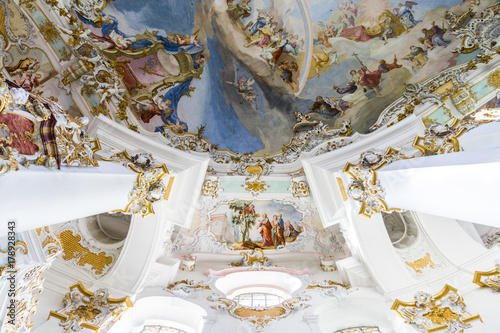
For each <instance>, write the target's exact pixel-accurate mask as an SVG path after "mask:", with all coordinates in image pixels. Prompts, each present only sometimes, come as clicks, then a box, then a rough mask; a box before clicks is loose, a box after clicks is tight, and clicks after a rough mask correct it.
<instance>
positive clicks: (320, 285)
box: [306, 280, 351, 299]
mask: <svg viewBox="0 0 500 333" xmlns="http://www.w3.org/2000/svg"><path fill="white" fill-rule="evenodd" d="M350 288H351V286H349V285H347V284H342V283H339V282H335V281H332V280H324V281H320V282H316V281H313V282H312V283H310V284H309V285H308V286H307V287H306V289H309V290H317V291H320V292H321V296H323V297H335V298H337V299H341V298H345V297H347V295H349V290H348V289H350Z"/></svg>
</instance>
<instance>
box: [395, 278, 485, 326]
mask: <svg viewBox="0 0 500 333" xmlns="http://www.w3.org/2000/svg"><path fill="white" fill-rule="evenodd" d="M414 298H415V301H414V302H402V301H400V300H398V299H396V301H395V302H394V304H393V305H392V307H391V310H394V311H396V312H397V314H399V315H400V316H401V317H402V318H404V319H405V322H406V323H407V324H409V325H411V326H413V327H414V328H415V329H417V330H418V331H419V332H424V333H430V332H437V331H442V330H446V332H451V333H458V332H463V330H464V329H466V328H471V327H472V325H471V324H469V322H471V321H473V320H476V319H479V320H481V317H480V316H479V314H474V315H472V314H470V313H469V312H467V311H466V308H465V303H464V299H463V297H461V296H459V295H458V294H457V289H455V288H453V287H451V286H449V285H446V286H445V287H444V288H443V290H441V291H440V292H439V293H437V294H436V295H434V296H432V295H430V294H428V293H426V292H423V291H419V292H417V293H416V294H415V296H414Z"/></svg>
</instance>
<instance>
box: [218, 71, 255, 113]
mask: <svg viewBox="0 0 500 333" xmlns="http://www.w3.org/2000/svg"><path fill="white" fill-rule="evenodd" d="M226 83H227V84H230V85H231V86H233V87H234V88H236V90H237V91H238V94H240V95H241V96H242V97H243V99H242V100H241V102H240V104H243V102H244V101H247V102H248V103H250V104H251V105H252V106H253V107H255V110H258V109H259V108H258V107H257V94H256V93H255V91H254V88H253V87H252V84H254V83H255V80H254V79H253V78H249V79H248V80H247V79H246V77H245V75H242V76H241V77H240V78H239V79H237V80H236V81H234V82H231V81H226Z"/></svg>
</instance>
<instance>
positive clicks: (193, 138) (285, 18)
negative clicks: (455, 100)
mask: <svg viewBox="0 0 500 333" xmlns="http://www.w3.org/2000/svg"><path fill="white" fill-rule="evenodd" d="M15 3H17V1H16V2H15ZM19 6H20V7H19V8H16V6H14V5H13V2H12V1H11V2H9V3H8V4H5V5H3V7H2V10H3V12H5V13H8V14H9V15H7V16H5V15H4V16H5V17H4V20H3V23H4V24H3V25H4V27H2V30H1V31H0V33H1V34H2V36H3V40H4V44H5V45H3V47H2V58H3V64H4V66H5V68H6V71H5V74H6V75H7V76H8V78H10V79H11V80H13V81H15V82H16V83H17V84H19V85H21V86H23V87H26V88H27V89H28V90H30V91H33V92H35V93H36V92H38V93H41V94H43V95H44V96H45V95H46V96H53V97H55V98H56V99H57V100H58V101H59V102H60V103H61V104H62V105H63V107H64V108H66V109H67V110H68V111H69V112H70V114H73V115H78V114H80V113H81V114H83V115H86V116H90V117H93V116H97V115H99V114H103V115H104V116H106V117H109V118H111V119H113V120H115V121H117V122H119V123H121V124H123V125H124V126H126V127H128V128H130V129H131V130H134V131H136V132H140V133H144V134H146V135H148V136H150V135H151V134H152V133H157V135H158V136H161V138H162V139H161V140H163V141H162V142H163V143H164V144H166V145H170V146H173V147H175V148H178V149H182V150H189V151H196V152H202V153H207V154H208V155H209V156H210V158H211V160H212V162H213V163H212V166H215V172H221V170H224V172H226V173H227V172H229V171H230V172H237V173H238V174H239V175H245V176H248V175H249V174H262V175H268V174H269V173H270V172H271V171H272V168H271V167H269V165H272V164H290V163H294V162H296V161H297V160H298V159H299V158H301V156H304V154H305V155H307V156H311V155H317V154H321V153H324V152H328V151H331V150H334V149H338V148H341V147H344V146H346V145H348V144H350V143H352V142H354V141H355V140H357V139H358V138H359V135H358V134H367V133H370V132H373V131H375V130H383V128H384V127H387V126H390V125H392V124H394V123H395V122H398V121H400V120H402V119H404V118H405V117H406V116H408V115H409V114H411V113H412V112H413V110H414V108H415V107H416V106H417V105H419V104H422V102H423V101H425V100H426V99H428V98H429V96H431V95H432V94H434V95H435V96H434V95H433V98H434V99H436V100H437V99H439V98H441V97H442V96H440V95H439V96H438V95H436V92H437V90H439V89H436V87H440V86H444V85H445V84H448V83H449V82H452V84H451V87H452V88H453V89H455V88H456V87H457V86H459V85H461V86H465V85H466V84H467V83H466V80H464V78H463V77H462V76H463V75H462V74H463V73H465V72H467V71H469V70H474V69H475V68H476V67H477V65H479V64H480V63H488V61H489V60H490V59H491V57H490V55H491V54H494V53H495V52H496V49H497V47H496V46H495V45H496V42H491V37H492V36H493V35H494V30H495V29H494V27H495V26H496V25H494V24H493V25H487V24H490V23H488V22H491V21H495V19H494V18H495V17H496V15H498V13H497V12H498V5H495V2H494V1H492V0H483V1H477V0H473V1H465V2H462V1H457V0H445V1H439V2H435V1H406V2H405V3H399V2H398V1H395V0H360V1H357V0H356V1H355V0H345V1H344V0H339V1H324V0H318V1H301V0H295V1H294V0H226V1H223V0H193V1H189V2H186V1H181V0H172V1H169V2H168V3H165V2H164V1H154V0H148V1H146V2H138V1H135V0H116V1H105V0H85V1H63V0H59V1H45V0H42V1H33V0H26V1H19ZM52 9H57V10H52ZM10 14H12V15H10ZM475 20H478V21H481V22H480V23H481V24H482V25H485V24H486V28H483V26H480V25H479V23H477V22H476V21H475ZM26 23H27V24H26ZM471 27H472V28H476V30H475V32H474V31H473V29H472V28H471ZM491 27H493V28H491ZM480 28H481V29H482V30H481V29H480ZM37 34H38V37H36V36H35V35H37ZM479 35H480V37H478V36H479ZM40 37H41V38H40ZM493 37H494V36H493ZM42 39H43V41H42ZM42 46H43V47H42ZM47 47H48V49H47ZM44 48H45V49H44ZM48 53H51V54H48ZM461 75H462V76H461ZM452 88H450V87H444V88H441V90H442V91H441V92H440V93H442V92H443V91H445V92H446V91H447V90H448V92H449V91H451V90H452ZM469 88H470V87H467V89H469ZM483 88H484V89H486V88H485V87H482V86H478V88H476V90H477V91H473V88H470V89H469V90H468V91H467V92H466V94H467V95H470V96H469V97H468V100H470V101H472V100H474V99H480V98H481V96H484V95H486V94H487V93H489V92H491V91H492V89H493V88H491V89H489V90H488V91H484V92H482V91H479V90H480V89H483ZM497 88H498V86H497ZM471 89H472V90H471ZM484 89H483V90H484ZM455 90H456V89H455ZM458 93H460V91H458V92H457V96H458V95H459V94H458ZM480 93H482V95H480ZM461 96H462V95H460V96H459V97H460V98H461ZM431 97H432V96H431ZM459 102H460V103H461V104H460V105H461V106H460V107H457V108H458V109H459V110H458V111H459V112H461V113H463V114H465V113H466V112H467V111H468V110H469V109H468V108H469V107H470V106H469V104H470V103H469V104H467V103H463V101H462V100H460V101H459ZM462 104H463V105H462ZM461 108H462V109H461ZM429 113H430V112H429ZM447 115H448V118H446V116H447ZM450 117H451V113H450V112H449V110H448V109H447V108H446V107H443V108H442V109H438V108H437V107H436V111H435V112H434V113H432V115H429V116H428V117H427V118H425V119H423V121H424V123H425V122H427V123H429V122H431V121H438V122H446V121H447V120H446V119H449V118H450ZM228 164H230V165H231V167H229V168H227V167H224V165H228ZM297 165H298V164H297ZM252 166H253V167H254V168H260V171H258V172H257V171H255V170H253V171H249V169H248V168H249V167H252ZM217 168H219V169H220V170H219V169H217ZM293 168H294V170H289V172H298V171H300V170H299V169H300V168H297V167H296V166H295V167H293ZM226 169H230V170H226ZM255 172H257V173H255Z"/></svg>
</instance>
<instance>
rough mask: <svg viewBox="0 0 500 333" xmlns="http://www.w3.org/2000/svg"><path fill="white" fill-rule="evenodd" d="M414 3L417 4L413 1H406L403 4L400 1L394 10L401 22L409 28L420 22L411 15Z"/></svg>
mask: <svg viewBox="0 0 500 333" xmlns="http://www.w3.org/2000/svg"><path fill="white" fill-rule="evenodd" d="M415 5H417V3H416V2H414V1H406V2H405V4H404V5H403V4H402V3H400V4H398V6H399V7H398V8H397V9H396V10H395V11H397V12H396V15H397V16H398V17H399V20H400V21H401V23H403V24H404V25H405V26H406V27H407V28H410V29H411V28H413V27H414V26H416V25H417V24H418V23H420V22H422V21H417V20H415V18H414V17H413V11H412V7H413V6H415Z"/></svg>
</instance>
